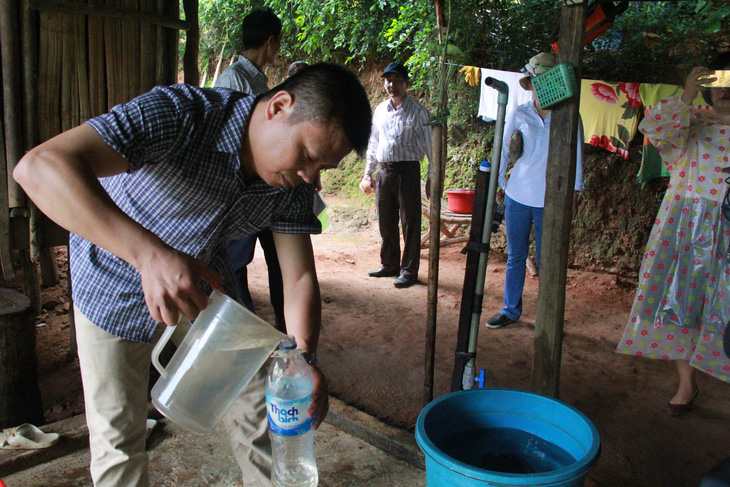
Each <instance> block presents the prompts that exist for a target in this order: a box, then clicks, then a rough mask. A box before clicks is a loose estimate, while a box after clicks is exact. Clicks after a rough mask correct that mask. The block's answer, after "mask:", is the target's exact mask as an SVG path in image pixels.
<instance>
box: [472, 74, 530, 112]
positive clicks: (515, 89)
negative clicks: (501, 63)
mask: <svg viewBox="0 0 730 487" xmlns="http://www.w3.org/2000/svg"><path fill="white" fill-rule="evenodd" d="M524 76H525V75H524V74H522V73H514V72H512V71H500V70H498V69H486V68H482V79H481V86H482V89H481V96H480V98H479V112H478V115H479V116H480V117H482V119H483V120H485V121H490V120H496V119H497V96H498V92H497V90H495V89H494V88H491V87H489V86H487V85H485V84H484V80H485V79H487V78H489V77H492V78H494V79H498V80H500V81H504V82H505V83H507V86H508V87H509V97H508V98H507V111H506V113H505V115H509V114H510V112H512V110H514V109H515V108H517V106H519V105H522V104H523V103H527V102H528V101H532V92H531V91H527V90H524V89H522V87H521V86H520V79H521V78H524Z"/></svg>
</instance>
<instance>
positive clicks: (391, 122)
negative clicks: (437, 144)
mask: <svg viewBox="0 0 730 487" xmlns="http://www.w3.org/2000/svg"><path fill="white" fill-rule="evenodd" d="M428 119H429V114H428V110H427V109H426V107H424V106H423V105H421V104H420V103H418V102H417V101H416V100H414V99H413V98H411V97H410V96H406V97H405V99H404V100H403V103H401V104H400V105H398V108H393V105H392V104H391V103H390V100H385V101H384V102H382V103H381V104H380V105H378V106H377V108H376V109H375V113H373V130H372V132H371V133H370V141H369V142H368V152H367V164H366V165H365V174H372V173H373V172H375V168H376V167H377V165H378V164H379V163H381V162H398V161H418V162H421V161H422V160H423V157H424V156H426V157H428V174H431V160H432V156H431V127H430V126H429V125H426V122H428Z"/></svg>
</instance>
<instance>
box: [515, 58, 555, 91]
mask: <svg viewBox="0 0 730 487" xmlns="http://www.w3.org/2000/svg"><path fill="white" fill-rule="evenodd" d="M556 64H557V59H556V57H555V54H553V53H550V52H541V53H540V54H536V55H534V56H532V57H531V58H530V61H529V62H528V63H527V64H525V67H524V68H522V69H521V70H520V71H522V73H524V74H526V75H527V76H525V77H524V78H522V79H520V86H521V87H522V88H524V89H525V90H527V89H529V86H528V85H527V80H530V79H532V78H534V77H536V76H539V75H541V74H543V73H545V72H547V71H549V70H550V69H551V68H553V67H555V65H556Z"/></svg>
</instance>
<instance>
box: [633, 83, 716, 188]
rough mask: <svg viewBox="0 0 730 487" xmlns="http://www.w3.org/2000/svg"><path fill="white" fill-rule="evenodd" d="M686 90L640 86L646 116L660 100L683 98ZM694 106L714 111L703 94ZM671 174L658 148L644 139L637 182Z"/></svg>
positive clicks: (643, 84)
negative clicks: (672, 97)
mask: <svg viewBox="0 0 730 487" xmlns="http://www.w3.org/2000/svg"><path fill="white" fill-rule="evenodd" d="M683 92H684V89H683V88H682V87H681V86H677V85H667V84H664V83H642V84H641V86H639V93H640V94H641V100H642V101H643V104H644V115H646V114H647V113H649V110H651V109H652V107H653V106H654V104H655V103H657V102H658V101H659V100H662V99H665V98H668V97H670V96H681V95H682V93H683ZM694 104H695V105H699V106H701V107H702V108H703V109H705V110H712V108H711V107H710V106H709V105H707V102H705V100H704V98H702V94H701V93H700V94H698V95H697V98H695V99H694ZM668 176H669V173H668V172H667V168H666V166H665V165H664V163H663V162H662V157H661V155H659V152H658V151H657V150H656V148H655V147H654V146H653V145H652V143H651V142H649V139H648V138H646V137H644V145H643V146H642V149H641V167H640V168H639V173H638V174H637V175H636V182H638V183H639V184H643V183H645V182H647V181H649V180H650V179H654V178H658V177H668Z"/></svg>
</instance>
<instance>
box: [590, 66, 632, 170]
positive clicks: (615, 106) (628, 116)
mask: <svg viewBox="0 0 730 487" xmlns="http://www.w3.org/2000/svg"><path fill="white" fill-rule="evenodd" d="M640 108H641V97H640V96H639V83H624V82H621V83H609V82H607V81H599V80H595V79H584V80H582V81H581V88H580V116H581V117H582V118H583V130H585V137H586V142H587V143H589V144H591V145H595V146H596V147H601V148H603V149H606V150H607V151H610V152H614V153H616V154H618V155H620V156H621V157H623V158H624V159H628V158H629V144H630V143H631V140H632V139H633V138H634V136H635V135H636V127H637V125H638V124H639V113H640Z"/></svg>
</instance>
